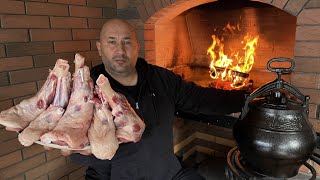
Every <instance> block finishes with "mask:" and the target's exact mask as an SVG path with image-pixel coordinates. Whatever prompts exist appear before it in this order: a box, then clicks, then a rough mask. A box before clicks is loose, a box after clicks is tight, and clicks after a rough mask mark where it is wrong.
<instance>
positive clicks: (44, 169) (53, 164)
mask: <svg viewBox="0 0 320 180" xmlns="http://www.w3.org/2000/svg"><path fill="white" fill-rule="evenodd" d="M65 164H66V159H65V157H60V158H57V159H54V160H53V161H49V162H47V163H45V164H42V165H41V166H38V167H36V168H34V169H31V170H30V171H27V172H26V173H25V174H26V179H36V178H38V177H41V176H42V175H45V174H47V173H49V172H51V171H54V170H55V169H56V168H58V167H60V166H63V165H65Z"/></svg>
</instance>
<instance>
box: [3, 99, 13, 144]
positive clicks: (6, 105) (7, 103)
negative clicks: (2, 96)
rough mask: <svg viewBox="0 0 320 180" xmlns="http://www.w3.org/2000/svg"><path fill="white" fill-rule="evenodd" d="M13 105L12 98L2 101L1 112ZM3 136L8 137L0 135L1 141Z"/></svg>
mask: <svg viewBox="0 0 320 180" xmlns="http://www.w3.org/2000/svg"><path fill="white" fill-rule="evenodd" d="M12 106H13V103H12V100H6V101H0V112H1V111H3V110H7V109H9V108H11V107H12ZM1 138H6V136H5V137H4V136H1V135H0V143H1V142H2V140H1Z"/></svg>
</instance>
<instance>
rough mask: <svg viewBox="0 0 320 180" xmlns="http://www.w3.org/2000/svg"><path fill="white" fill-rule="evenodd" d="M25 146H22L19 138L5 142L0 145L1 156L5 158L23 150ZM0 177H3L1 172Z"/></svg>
mask: <svg viewBox="0 0 320 180" xmlns="http://www.w3.org/2000/svg"><path fill="white" fill-rule="evenodd" d="M22 148H23V146H22V145H21V144H20V142H19V141H18V139H17V138H15V139H12V140H9V141H5V142H3V143H1V144H0V156H3V155H5V154H9V153H11V152H13V151H17V150H20V149H22ZM0 177H1V170H0Z"/></svg>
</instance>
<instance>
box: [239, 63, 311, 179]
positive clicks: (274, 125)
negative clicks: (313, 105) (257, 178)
mask: <svg viewBox="0 0 320 180" xmlns="http://www.w3.org/2000/svg"><path fill="white" fill-rule="evenodd" d="M273 62H290V63H291V66H290V67H289V68H272V67H271V63H273ZM294 66H295V64H294V61H293V60H292V59H287V58H274V59H271V60H270V61H269V62H268V63H267V68H268V70H269V71H271V72H276V73H277V74H278V78H277V79H276V80H274V81H272V82H270V83H268V84H265V85H263V86H262V87H260V88H259V89H257V90H255V91H254V92H252V93H251V94H250V95H249V96H248V97H247V99H246V101H245V105H244V107H243V109H242V112H241V115H240V117H239V119H238V120H237V122H236V124H235V126H234V129H233V135H234V138H235V140H236V142H237V146H238V148H239V150H240V152H241V155H242V157H243V160H244V162H245V165H246V167H247V168H249V169H251V170H253V171H254V172H256V173H258V174H261V175H265V176H271V177H282V178H289V177H293V176H295V175H297V173H298V170H299V168H300V166H301V165H302V164H303V163H304V162H305V161H306V160H308V159H309V157H310V156H311V155H312V152H313V150H314V148H315V143H316V133H315V132H314V130H313V129H312V127H311V125H310V124H309V122H308V108H309V96H304V95H303V94H302V93H301V92H300V91H299V90H298V89H297V88H295V87H293V86H292V85H290V84H289V83H288V82H286V81H284V80H283V79H281V74H283V73H289V72H291V71H292V69H293V68H294Z"/></svg>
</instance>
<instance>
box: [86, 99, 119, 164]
mask: <svg viewBox="0 0 320 180" xmlns="http://www.w3.org/2000/svg"><path fill="white" fill-rule="evenodd" d="M109 108H110V107H109V105H108V104H107V103H105V104H101V103H99V102H96V103H95V108H94V113H93V121H92V122H91V126H90V128H89V131H88V137H89V141H90V145H91V152H92V154H94V155H95V156H96V157H97V158H99V159H109V160H111V159H112V157H113V156H114V155H115V153H116V151H117V149H118V147H119V143H118V140H117V138H116V135H115V134H116V133H115V132H116V127H115V125H114V122H113V116H112V114H111V111H110V110H109Z"/></svg>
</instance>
